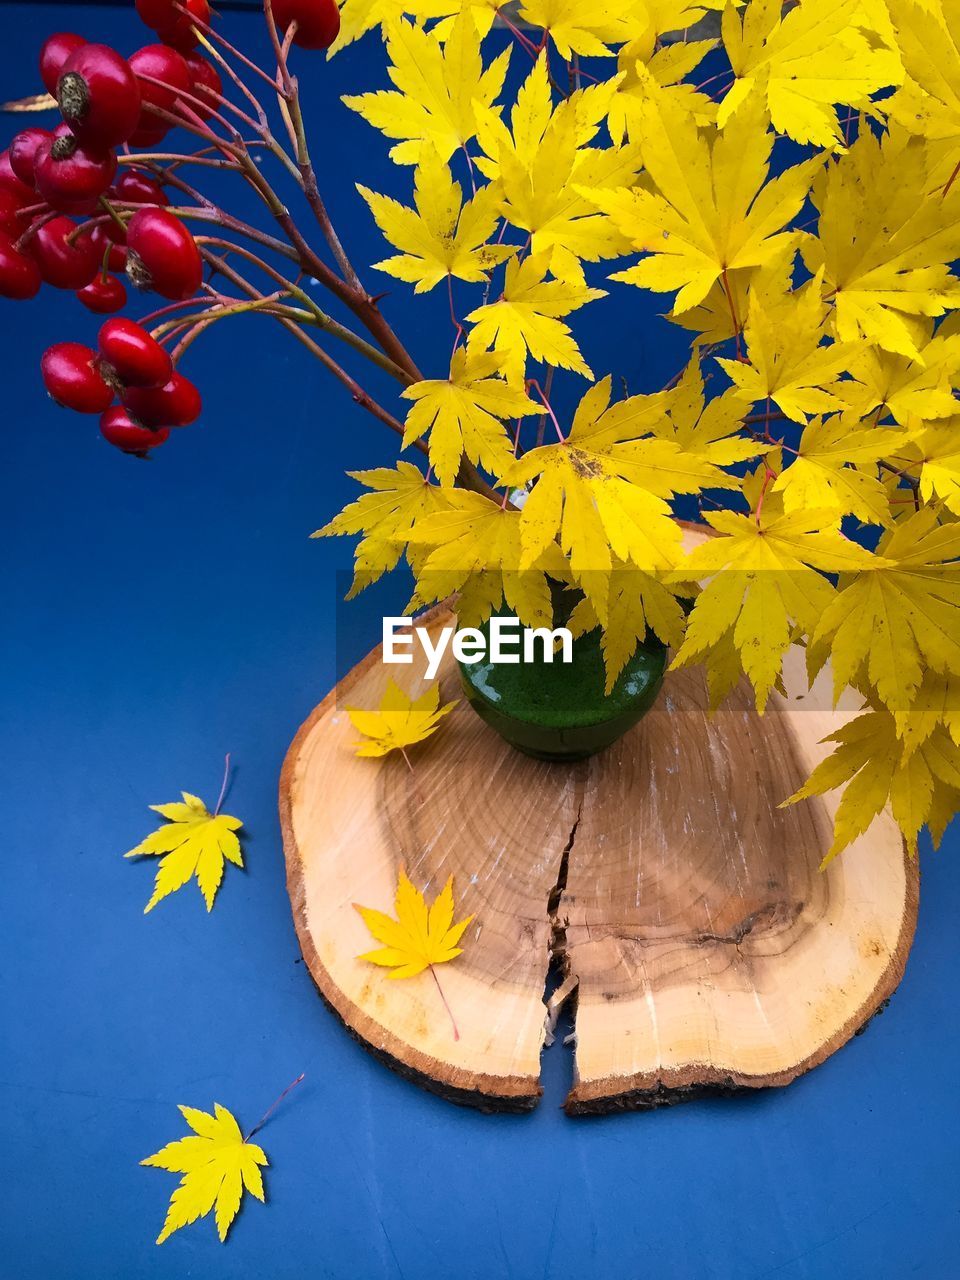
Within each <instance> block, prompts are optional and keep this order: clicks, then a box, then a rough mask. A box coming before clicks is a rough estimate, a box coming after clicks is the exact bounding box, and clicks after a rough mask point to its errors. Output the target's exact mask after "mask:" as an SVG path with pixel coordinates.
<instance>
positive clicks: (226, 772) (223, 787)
mask: <svg viewBox="0 0 960 1280" xmlns="http://www.w3.org/2000/svg"><path fill="white" fill-rule="evenodd" d="M229 777H230V752H229V751H228V752H227V754H226V755H225V756H224V758H223V782H221V784H220V794H219V796H218V797H217V807H216V808H215V809H214V811H213V816H214V817H216V816H217V814H218V813H219V812H220V806H221V805H222V804H223V800H224V796H225V795H226V794H227V781H228V779H229Z"/></svg>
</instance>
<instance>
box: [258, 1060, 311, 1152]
mask: <svg viewBox="0 0 960 1280" xmlns="http://www.w3.org/2000/svg"><path fill="white" fill-rule="evenodd" d="M304 1077H305V1072H303V1071H301V1072H300V1074H299V1075H298V1076H297V1078H296V1080H291V1081H290V1083H289V1084H288V1085H287V1087H286V1088H285V1089H284V1091H283V1093H281V1094H280V1096H279V1097H278V1098H276V1099H275V1100H274V1101H273V1102H271V1104H270V1106H269V1107H267V1109H266V1111H265V1112H264V1113H263V1115H262V1116H261V1117H260V1119H259V1120H258V1121H257V1123H256V1124H255V1125H254V1126H253V1128H252V1129H251V1130H250V1131H249V1133H246V1134H244V1137H243V1140H244V1142H249V1141H250V1139H251V1138H252V1137H253V1135H254V1134H255V1133H259V1132H260V1130H261V1129H262V1128H263V1126H264V1125H265V1124H266V1123H267V1121H268V1120H269V1119H270V1117H271V1116H272V1115H273V1113H274V1112H275V1111H276V1109H277V1107H279V1105H280V1103H281V1102H282V1101H283V1100H284V1098H285V1097H286V1096H287V1094H288V1093H289V1092H290V1090H291V1089H295V1088H296V1087H297V1085H298V1084H299V1083H300V1081H301V1080H303V1079H304Z"/></svg>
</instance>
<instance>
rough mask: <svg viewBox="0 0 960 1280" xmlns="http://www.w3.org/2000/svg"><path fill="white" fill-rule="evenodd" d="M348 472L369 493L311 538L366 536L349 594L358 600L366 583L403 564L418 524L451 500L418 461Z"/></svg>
mask: <svg viewBox="0 0 960 1280" xmlns="http://www.w3.org/2000/svg"><path fill="white" fill-rule="evenodd" d="M347 475H348V476H350V477H351V478H352V479H354V480H358V481H359V482H360V483H361V484H363V485H366V487H367V489H368V492H367V493H364V494H361V496H360V497H359V498H357V499H356V501H355V502H350V503H348V504H347V506H345V507H344V508H343V510H342V511H341V512H340V514H339V515H336V516H334V518H333V519H332V520H331V521H329V523H328V524H325V525H324V526H323V528H322V529H317V530H315V532H313V533H312V534H311V535H310V536H311V538H329V537H333V536H337V535H351V534H358V533H359V534H362V535H363V537H362V538H361V540H360V542H359V544H358V545H357V549H356V552H355V553H354V579H353V585H352V586H351V588H350V591H349V593H348V595H347V599H348V600H352V599H353V597H354V596H356V595H357V594H358V593H359V592H360V591H362V590H363V589H364V587H367V586H369V585H370V584H371V583H372V582H376V581H377V579H378V578H380V577H382V575H383V574H385V573H389V572H390V570H391V569H394V568H395V567H396V566H397V564H398V563H399V560H400V557H401V556H402V555H403V540H404V538H405V536H406V534H408V533H409V532H410V530H411V529H412V528H413V525H414V522H415V521H416V520H417V519H418V518H419V517H420V516H422V515H425V514H427V513H429V512H431V511H439V510H440V509H441V508H442V507H444V506H445V505H446V502H447V498H446V495H445V494H444V492H443V490H442V489H441V488H440V486H439V485H435V484H431V483H430V482H429V480H427V478H426V476H425V475H424V474H423V472H422V471H421V470H419V468H418V467H415V466H414V465H413V463H412V462H398V463H397V465H396V467H376V468H374V469H373V470H371V471H348V472H347Z"/></svg>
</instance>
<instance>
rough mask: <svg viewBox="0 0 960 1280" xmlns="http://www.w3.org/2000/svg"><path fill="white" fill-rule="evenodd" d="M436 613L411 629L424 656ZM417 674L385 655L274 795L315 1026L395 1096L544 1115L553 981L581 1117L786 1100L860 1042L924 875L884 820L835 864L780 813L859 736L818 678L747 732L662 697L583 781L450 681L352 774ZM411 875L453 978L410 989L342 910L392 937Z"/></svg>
mask: <svg viewBox="0 0 960 1280" xmlns="http://www.w3.org/2000/svg"><path fill="white" fill-rule="evenodd" d="M453 622H454V617H453V614H452V613H451V611H450V610H449V609H448V608H447V607H444V606H440V607H438V608H437V609H434V610H433V611H432V612H431V614H429V615H427V617H426V618H424V619H420V625H429V627H430V629H431V632H433V633H434V634H435V633H436V632H437V631H439V629H440V628H441V627H443V626H446V625H452V624H453ZM421 674H422V673H421V669H420V667H418V666H417V665H416V664H414V665H413V666H390V667H385V666H384V665H383V664H382V663H381V660H380V651H379V649H377V650H375V651H374V652H372V653H371V654H370V655H369V656H368V657H367V658H366V660H365V661H364V662H362V663H361V664H360V665H359V666H358V667H356V668H355V669H354V670H353V671H352V672H351V673H350V674H349V675H348V676H347V677H346V679H345V680H343V681H342V682H341V684H340V685H339V686H338V688H337V689H335V690H334V691H333V692H332V693H330V694H329V695H328V697H327V698H325V699H324V701H323V702H322V703H321V704H320V706H318V707H317V708H316V710H315V711H314V712H313V714H312V715H311V716H310V718H309V720H307V722H306V723H305V724H304V725H303V727H302V728H301V730H300V732H299V733H298V734H297V737H296V739H295V740H294V742H293V745H292V746H291V748H290V751H289V753H288V756H287V759H286V762H285V764H284V768H283V774H282V777H281V784H280V809H281V820H282V825H283V837H284V848H285V851H286V859H287V884H288V889H289V893H290V898H291V902H292V905H293V913H294V919H295V922H296V928H297V933H298V936H299V940H300V945H301V948H302V950H303V955H304V958H305V960H306V962H307V965H308V967H309V969H310V972H311V974H312V976H313V978H314V981H315V982H316V984H317V987H318V988H319V990H320V992H321V994H322V995H323V997H324V999H325V1000H326V1001H327V1003H328V1004H329V1005H330V1006H331V1007H332V1008H333V1010H334V1011H335V1012H336V1013H337V1015H338V1016H339V1017H340V1018H341V1019H342V1021H343V1022H344V1024H345V1025H346V1026H347V1028H348V1029H349V1030H350V1031H351V1032H352V1033H353V1034H354V1035H356V1036H357V1037H358V1038H359V1039H360V1040H361V1041H362V1042H363V1043H364V1044H365V1045H366V1046H367V1047H368V1048H370V1049H371V1050H372V1051H373V1052H374V1053H375V1054H376V1055H377V1056H378V1057H380V1058H382V1059H383V1060H384V1061H386V1062H387V1063H388V1064H389V1065H390V1066H392V1067H394V1068H395V1069H396V1070H398V1071H400V1072H401V1073H402V1074H404V1075H407V1076H410V1077H412V1078H414V1079H416V1080H417V1081H418V1082H419V1083H421V1084H423V1085H425V1086H426V1087H428V1088H430V1089H432V1090H433V1091H435V1092H437V1093H439V1094H441V1095H442V1096H444V1097H446V1098H449V1099H450V1100H452V1101H455V1102H462V1103H469V1104H471V1105H475V1106H479V1107H481V1108H484V1109H489V1110H524V1109H527V1108H529V1107H532V1106H534V1105H535V1104H536V1102H537V1099H538V1098H539V1096H540V1093H541V1089H540V1084H539V1074H540V1051H541V1048H542V1046H543V1042H544V1026H545V1012H546V1011H545V1007H544V987H545V983H546V979H547V972H548V968H549V965H550V960H551V954H556V955H558V956H559V957H560V958H561V959H562V962H563V964H564V966H565V968H566V972H567V974H568V976H569V981H568V982H567V983H566V984H565V985H564V990H571V989H572V990H574V992H575V995H574V998H575V1001H576V1005H575V1008H576V1023H575V1025H576V1050H575V1053H576V1058H575V1072H574V1079H575V1083H574V1086H573V1089H572V1091H571V1093H570V1095H569V1097H568V1099H567V1104H566V1105H567V1110H568V1111H569V1112H571V1113H574V1114H586V1113H596V1112H607V1111H612V1110H616V1109H619V1108H624V1107H650V1106H656V1105H659V1104H660V1103H663V1102H671V1101H676V1100H679V1099H681V1098H684V1097H688V1096H691V1095H695V1094H698V1093H704V1092H711V1091H724V1092H725V1091H730V1090H733V1089H739V1088H759V1087H764V1086H770V1085H783V1084H787V1083H789V1082H790V1081H791V1080H793V1079H795V1078H796V1077H797V1076H798V1075H800V1074H801V1073H803V1072H804V1071H807V1070H809V1069H810V1068H811V1067H813V1066H816V1065H817V1064H818V1063H820V1062H822V1061H823V1060H824V1059H825V1058H827V1057H828V1056H829V1055H830V1054H831V1053H833V1052H834V1051H835V1050H836V1049H838V1048H839V1047H840V1046H841V1045H842V1044H844V1043H845V1042H846V1041H847V1040H848V1039H849V1038H850V1037H851V1036H852V1035H853V1034H854V1033H855V1032H856V1031H858V1030H859V1029H860V1028H861V1027H862V1026H863V1025H864V1024H865V1023H866V1022H867V1021H868V1020H869V1018H870V1017H871V1016H872V1015H873V1014H874V1013H875V1012H876V1010H877V1009H878V1008H879V1007H880V1006H881V1005H882V1004H883V1002H884V1001H885V1000H886V999H887V998H888V997H889V995H890V994H891V992H892V991H893V990H894V988H895V987H896V985H897V983H898V982H899V981H900V978H901V976H902V974H903V968H904V964H905V961H906V957H907V952H908V950H909V947H910V943H911V941H912V938H913V931H914V926H915V922H916V913H917V884H918V877H917V869H916V865H915V863H913V862H912V861H911V860H910V859H909V858H908V857H907V855H906V853H905V850H904V846H903V842H902V840H901V838H900V834H899V831H898V830H897V827H896V825H895V824H894V822H893V820H892V818H891V817H890V816H889V815H888V814H883V815H881V816H880V817H879V818H878V819H877V820H876V821H875V822H874V823H873V825H872V826H871V827H870V829H869V830H868V831H867V832H866V833H865V834H864V835H863V836H862V837H861V838H860V839H859V840H857V841H856V842H855V843H854V844H853V845H852V846H851V847H850V848H848V849H847V850H846V851H845V852H844V853H843V854H842V855H841V856H840V857H839V858H837V859H835V860H834V861H833V862H832V863H831V864H830V866H829V867H828V868H827V869H826V871H823V872H821V871H820V870H819V864H820V861H821V859H822V857H823V855H824V853H825V851H826V849H827V848H828V847H829V844H830V832H831V825H832V819H833V812H834V809H835V805H836V799H835V798H834V797H826V798H816V799H813V800H809V801H806V802H803V803H802V804H800V805H796V806H793V807H791V808H789V809H786V810H782V809H779V808H777V803H778V801H780V800H782V799H783V798H785V797H786V796H788V795H790V794H791V793H792V792H793V791H794V790H795V789H796V787H797V786H798V785H799V783H800V782H801V781H802V780H803V778H805V777H806V775H807V773H808V772H809V770H810V769H811V768H812V767H813V766H814V765H815V764H816V763H817V761H819V760H820V759H822V758H823V756H824V755H825V754H826V753H827V750H828V748H826V747H823V746H821V745H819V743H820V739H822V738H823V737H824V736H825V735H826V734H827V733H829V732H831V731H833V730H834V729H836V728H837V727H838V726H839V725H840V724H841V723H843V721H844V720H845V719H847V718H849V716H850V715H851V714H852V713H853V711H854V710H855V706H854V705H850V706H848V707H846V708H843V709H840V710H836V711H835V710H833V709H832V707H831V701H830V674H829V671H827V672H825V673H824V675H823V676H822V677H821V679H820V680H818V682H817V684H816V685H815V686H814V688H813V690H811V691H809V692H807V690H806V681H805V679H804V676H803V654H802V652H801V651H800V650H793V651H791V653H790V654H789V655H788V660H787V663H786V679H785V689H786V696H780V695H774V696H773V697H772V698H771V700H770V704H769V706H768V709H767V712H766V714H765V715H764V716H763V717H762V718H761V717H760V716H758V715H757V713H756V711H755V709H754V706H753V698H752V694H751V691H750V689H749V687H748V686H747V685H746V684H743V685H742V686H741V687H740V688H738V690H737V691H736V692H735V693H734V694H733V695H732V696H731V698H729V699H728V700H727V702H726V703H725V704H724V705H723V706H722V707H721V708H720V710H719V711H718V712H716V713H715V714H714V715H713V716H709V715H708V713H707V709H706V708H707V699H706V691H705V687H704V680H703V677H702V675H701V674H700V672H699V671H683V672H676V673H671V674H669V675H668V677H667V680H666V682H665V685H664V691H663V693H662V694H661V696H660V699H659V700H658V702H657V704H656V705H655V706H654V708H653V709H652V710H651V711H650V712H649V713H648V715H647V716H646V717H645V718H644V719H643V720H642V721H641V722H640V724H639V725H638V726H637V727H636V728H635V729H634V730H632V731H631V732H630V733H629V734H628V735H627V736H626V737H625V738H623V739H622V740H621V741H620V742H619V743H617V744H616V745H615V746H613V747H612V748H610V749H609V750H608V751H606V752H604V753H602V754H601V755H599V756H595V757H594V758H592V759H590V760H587V761H584V762H582V763H580V764H574V765H559V764H548V763H543V762H540V761H536V760H532V759H529V758H528V757H526V756H523V755H520V754H519V753H518V752H516V751H515V750H514V749H513V748H511V747H509V746H507V745H506V744H505V743H504V742H503V741H502V740H501V739H500V738H499V737H498V736H497V735H496V734H495V733H494V732H493V731H492V730H491V729H490V728H488V727H487V725H485V724H484V723H483V722H482V721H481V720H480V719H479V718H478V717H477V716H476V715H475V714H474V712H473V711H472V710H471V709H470V707H469V706H468V704H467V703H466V701H465V700H464V699H463V698H462V695H461V691H460V686H459V674H458V672H457V669H456V665H455V663H454V662H453V660H452V658H450V657H449V656H447V657H446V659H445V662H444V665H443V666H442V668H441V674H440V680H441V688H442V696H443V699H444V700H450V699H453V698H460V701H459V704H458V706H457V707H456V708H455V710H454V711H453V712H452V713H451V714H450V716H449V717H448V718H447V719H446V720H445V721H444V723H443V726H442V728H441V729H440V730H439V731H438V732H437V733H436V735H435V736H434V737H433V738H431V739H428V740H427V741H426V742H424V743H422V744H420V745H418V746H417V747H415V748H413V749H412V751H411V758H412V762H413V773H412V774H411V772H410V770H408V768H407V766H406V764H405V763H404V760H403V758H402V757H401V756H400V755H399V753H396V752H394V753H393V754H392V755H390V756H387V757H385V758H383V759H382V760H370V759H359V758H357V757H356V756H355V755H354V753H353V746H354V744H355V741H356V738H357V734H356V732H355V731H354V730H353V727H352V725H351V724H350V722H349V718H348V716H347V713H346V710H345V708H346V706H348V705H349V706H363V707H372V706H375V705H376V704H377V703H378V702H379V699H380V696H381V694H382V691H383V689H384V687H385V685H386V682H387V679H388V677H389V676H393V678H395V679H396V680H397V682H398V683H399V684H401V685H402V686H403V687H405V688H407V689H408V691H410V692H418V691H420V690H421V689H422V688H423V687H424V684H423V681H422V678H421ZM401 866H404V867H405V868H406V870H407V873H408V874H409V875H410V877H411V879H412V880H413V881H414V883H415V884H416V885H417V887H418V888H420V889H421V890H423V891H425V892H426V894H427V897H428V900H429V899H430V897H431V896H432V895H433V894H434V893H435V892H436V891H437V890H438V889H439V888H440V887H442V885H443V883H444V881H445V880H446V878H447V876H448V875H450V874H452V875H453V877H454V890H455V894H456V900H457V907H458V918H459V915H460V914H467V913H474V915H475V919H474V921H473V923H472V924H471V925H470V926H469V928H468V930H467V933H466V934H465V938H464V942H463V946H464V953H463V955H462V956H460V957H459V958H458V959H457V960H456V961H455V962H453V963H452V964H447V965H443V966H442V967H440V968H439V970H438V976H439V978H440V980H441V982H442V984H443V992H444V995H445V997H446V999H447V1002H448V1003H449V1005H450V1007H451V1009H452V1010H453V1013H454V1016H455V1018H456V1022H457V1026H458V1029H459V1039H455V1038H454V1034H453V1029H452V1026H451V1022H450V1020H449V1018H448V1017H447V1015H446V1013H445V1011H444V1009H443V1005H442V1003H441V1000H440V994H439V992H438V990H437V986H436V985H435V982H434V980H433V977H432V975H431V973H430V972H429V971H428V972H425V973H423V974H421V975H419V976H418V977H416V978H412V979H409V980H403V981H395V980H393V979H391V978H390V977H389V976H388V974H387V971H385V970H383V969H379V968H377V967H375V966H374V965H371V964H370V963H368V962H366V961H363V960H359V959H358V958H357V957H358V956H359V955H360V953H361V952H363V951H366V950H369V949H370V948H371V946H372V945H374V944H372V943H371V940H370V936H369V934H368V933H367V931H366V928H365V926H364V924H363V922H362V920H361V919H360V917H359V915H358V914H357V912H356V911H355V910H354V909H353V906H352V904H353V903H355V902H359V903H362V904H364V905H365V906H371V907H377V908H379V909H381V910H384V911H388V912H392V903H393V896H394V890H395V887H396V882H397V873H398V870H399V868H400V867H401Z"/></svg>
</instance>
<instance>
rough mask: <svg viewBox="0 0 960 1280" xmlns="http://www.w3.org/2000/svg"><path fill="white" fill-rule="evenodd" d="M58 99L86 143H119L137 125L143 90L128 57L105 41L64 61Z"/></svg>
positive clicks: (103, 147)
mask: <svg viewBox="0 0 960 1280" xmlns="http://www.w3.org/2000/svg"><path fill="white" fill-rule="evenodd" d="M57 101H58V103H59V104H60V112H61V115H62V116H63V118H64V120H65V121H66V122H67V124H68V125H69V126H70V128H71V129H72V130H73V132H74V133H75V134H76V135H77V137H78V138H79V139H80V141H81V142H82V143H83V144H84V146H88V147H93V148H99V149H100V150H106V149H107V148H108V147H116V146H119V145H120V143H121V142H126V140H127V139H128V138H129V137H130V135H131V134H132V133H133V131H134V129H135V128H136V127H137V121H138V120H139V118H140V90H139V88H138V87H137V81H136V77H135V76H134V74H133V72H132V71H131V70H130V65H129V63H128V62H127V61H126V59H125V58H121V57H120V55H119V53H117V52H116V50H114V49H111V48H109V46H107V45H105V44H85V45H83V46H82V47H81V48H79V49H77V50H76V52H75V53H72V54H71V55H70V57H69V58H68V59H67V60H66V62H65V63H64V64H63V72H62V73H61V76H60V79H59V81H58V82H57Z"/></svg>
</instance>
